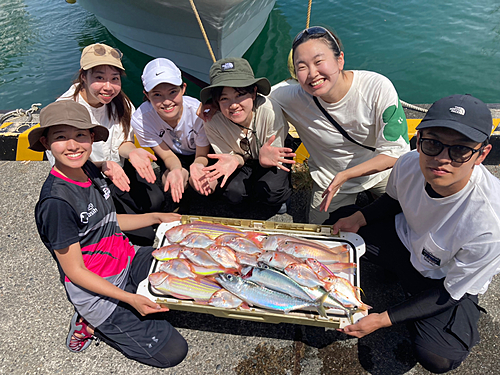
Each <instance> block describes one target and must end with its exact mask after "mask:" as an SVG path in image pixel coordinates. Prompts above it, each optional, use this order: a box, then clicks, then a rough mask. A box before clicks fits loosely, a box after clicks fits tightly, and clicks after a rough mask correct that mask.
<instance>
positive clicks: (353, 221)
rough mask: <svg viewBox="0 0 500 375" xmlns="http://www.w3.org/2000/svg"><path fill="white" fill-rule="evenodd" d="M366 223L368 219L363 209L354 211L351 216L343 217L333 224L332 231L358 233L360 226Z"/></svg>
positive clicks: (335, 232) (334, 232)
mask: <svg viewBox="0 0 500 375" xmlns="http://www.w3.org/2000/svg"><path fill="white" fill-rule="evenodd" d="M365 225H366V220H365V217H364V216H363V214H362V213H361V211H357V212H355V213H353V214H352V215H351V216H348V217H343V218H342V219H339V220H338V221H337V222H336V223H335V224H333V228H332V233H333V234H337V233H338V232H339V231H344V232H352V233H356V232H357V231H358V230H359V228H361V227H364V226H365Z"/></svg>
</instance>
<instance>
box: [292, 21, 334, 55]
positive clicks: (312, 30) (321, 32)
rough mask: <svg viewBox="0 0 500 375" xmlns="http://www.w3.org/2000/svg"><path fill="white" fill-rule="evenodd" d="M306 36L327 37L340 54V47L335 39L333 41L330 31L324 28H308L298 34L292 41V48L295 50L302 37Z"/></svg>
mask: <svg viewBox="0 0 500 375" xmlns="http://www.w3.org/2000/svg"><path fill="white" fill-rule="evenodd" d="M306 35H319V36H324V35H328V36H329V37H330V38H331V39H332V40H333V41H334V43H335V45H336V46H337V49H338V50H339V52H340V46H339V44H338V42H337V39H335V37H334V36H333V35H332V33H331V32H330V31H328V29H325V28H324V27H321V26H313V27H309V28H307V29H304V30H302V31H301V32H300V33H298V34H297V36H296V37H295V38H294V39H293V42H292V48H295V46H296V45H297V44H299V43H300V41H301V40H302V38H304V36H306Z"/></svg>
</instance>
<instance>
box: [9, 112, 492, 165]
mask: <svg viewBox="0 0 500 375" xmlns="http://www.w3.org/2000/svg"><path fill="white" fill-rule="evenodd" d="M499 117H500V116H499ZM420 121H421V118H408V119H407V122H408V137H409V138H410V140H411V139H412V138H413V136H414V135H415V134H416V130H415V128H416V127H417V125H418V124H419V123H420ZM499 123H500V118H495V119H493V124H494V128H495V129H496V128H497V127H498V125H499ZM38 126H40V125H39V124H38V116H37V115H33V117H32V118H31V119H30V121H29V122H28V121H26V122H23V121H22V119H21V121H18V120H17V119H16V121H6V122H4V123H3V124H2V125H0V160H35V161H40V160H46V158H45V153H43V152H35V151H31V150H30V149H28V146H29V143H28V134H29V132H30V131H32V130H33V129H35V128H36V127H38ZM290 135H291V136H292V137H293V138H296V139H298V138H299V136H298V134H297V132H296V131H295V130H294V128H293V127H291V129H290ZM491 143H492V144H494V149H495V151H497V152H499V153H500V130H497V131H494V132H493V134H492V138H491ZM135 144H136V146H137V147H139V143H138V142H137V140H135ZM496 144H498V146H497V147H495V145H496ZM146 150H148V151H150V152H152V151H151V149H149V148H146ZM295 153H296V154H297V157H296V160H297V162H299V163H302V162H304V160H305V159H307V158H308V157H309V153H308V152H307V150H306V148H305V147H304V144H303V143H300V145H299V147H298V148H297V150H296V151H295Z"/></svg>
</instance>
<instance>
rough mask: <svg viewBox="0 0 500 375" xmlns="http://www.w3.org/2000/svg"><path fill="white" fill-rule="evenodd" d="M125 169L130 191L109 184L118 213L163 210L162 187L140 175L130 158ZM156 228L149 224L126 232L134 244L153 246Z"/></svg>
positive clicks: (141, 212)
mask: <svg viewBox="0 0 500 375" xmlns="http://www.w3.org/2000/svg"><path fill="white" fill-rule="evenodd" d="M123 170H124V171H125V173H126V174H127V176H128V178H129V180H130V191H128V192H127V191H121V190H120V189H118V188H117V187H116V186H115V185H114V184H112V183H110V184H109V188H110V190H111V196H112V197H113V202H114V204H115V208H116V213H117V214H144V213H148V212H158V211H161V209H162V205H163V200H164V198H163V192H162V190H161V188H160V187H159V186H158V185H157V184H156V183H152V184H150V183H149V182H147V181H146V180H145V179H144V178H142V177H141V176H139V174H138V173H137V171H136V170H135V168H134V167H133V166H132V164H130V162H129V161H128V160H126V161H125V164H124V166H123ZM155 230H156V226H149V227H145V228H141V229H137V230H133V231H128V232H124V233H125V234H126V236H127V237H128V238H129V239H130V241H131V242H132V243H133V244H134V245H139V246H152V245H153V242H154V240H155Z"/></svg>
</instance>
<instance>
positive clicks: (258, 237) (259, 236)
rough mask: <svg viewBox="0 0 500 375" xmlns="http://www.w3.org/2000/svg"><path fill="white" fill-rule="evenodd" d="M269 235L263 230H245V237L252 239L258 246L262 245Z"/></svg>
mask: <svg viewBox="0 0 500 375" xmlns="http://www.w3.org/2000/svg"><path fill="white" fill-rule="evenodd" d="M267 236H268V235H267V234H266V233H262V232H245V237H246V238H248V239H249V240H251V241H252V242H253V243H254V244H256V245H257V246H258V247H262V240H264V239H265V238H266V237H267ZM266 250H269V249H266Z"/></svg>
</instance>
